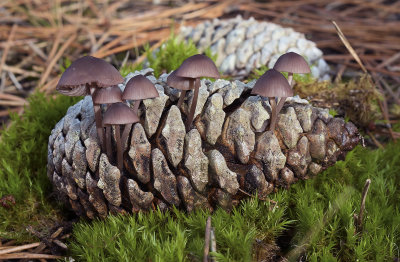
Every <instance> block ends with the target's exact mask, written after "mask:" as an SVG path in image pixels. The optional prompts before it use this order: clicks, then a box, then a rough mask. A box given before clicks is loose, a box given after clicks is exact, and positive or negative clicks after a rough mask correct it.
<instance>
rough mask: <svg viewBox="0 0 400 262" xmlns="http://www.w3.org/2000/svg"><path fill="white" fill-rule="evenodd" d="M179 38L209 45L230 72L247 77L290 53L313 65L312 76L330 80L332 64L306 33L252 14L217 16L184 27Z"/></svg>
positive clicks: (220, 63) (220, 67)
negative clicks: (328, 63)
mask: <svg viewBox="0 0 400 262" xmlns="http://www.w3.org/2000/svg"><path fill="white" fill-rule="evenodd" d="M179 36H180V37H182V38H183V39H185V40H191V41H193V43H194V44H195V45H196V46H197V48H198V49H199V50H200V52H203V51H204V50H205V49H206V48H208V47H210V49H211V52H212V53H213V54H217V55H218V56H217V61H216V65H217V66H218V67H219V69H220V70H221V71H222V72H223V73H224V74H227V75H234V76H235V77H236V76H237V77H245V76H248V75H249V73H250V72H251V71H252V70H254V69H256V68H259V67H261V66H262V65H267V66H268V67H269V68H272V67H273V65H274V64H275V62H276V60H277V59H278V58H279V57H280V56H281V55H283V54H284V53H287V52H295V53H298V54H300V55H302V56H304V57H305V58H306V60H307V62H308V64H310V65H312V68H311V70H312V75H313V76H314V77H315V78H319V79H321V80H329V79H330V77H329V66H328V65H327V63H326V62H325V60H324V59H323V58H322V55H323V53H322V51H321V50H320V49H318V48H317V47H316V45H315V43H314V42H312V41H310V40H307V39H306V38H305V36H304V34H302V33H299V32H296V31H294V30H293V29H292V28H285V27H282V26H280V25H277V24H274V23H269V22H258V21H257V20H255V19H254V18H253V17H251V18H250V19H247V20H245V19H243V18H242V17H241V16H240V15H238V16H237V17H236V18H232V19H223V20H220V19H217V18H216V19H214V20H212V21H205V22H203V23H200V24H198V25H197V26H196V27H195V28H193V27H181V29H180V34H179Z"/></svg>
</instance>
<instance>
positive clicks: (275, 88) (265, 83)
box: [251, 69, 293, 131]
mask: <svg viewBox="0 0 400 262" xmlns="http://www.w3.org/2000/svg"><path fill="white" fill-rule="evenodd" d="M251 93H252V94H256V95H260V96H263V97H268V98H269V103H270V105H271V109H272V117H271V123H270V128H269V130H272V131H273V130H275V124H276V120H277V117H278V113H279V111H277V110H278V108H277V105H276V102H275V98H279V97H280V98H281V99H280V100H282V99H286V97H288V96H293V90H292V88H291V87H290V85H289V83H288V81H287V80H286V78H285V77H284V76H283V75H282V74H281V73H279V72H278V71H276V70H275V69H270V70H268V71H267V72H265V74H263V75H262V76H261V77H260V78H259V79H258V80H257V82H256V84H255V85H254V87H253V90H252V91H251ZM279 102H280V101H279Z"/></svg>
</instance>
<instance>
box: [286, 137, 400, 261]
mask: <svg viewBox="0 0 400 262" xmlns="http://www.w3.org/2000/svg"><path fill="white" fill-rule="evenodd" d="M399 151H400V143H397V144H392V145H388V146H387V147H386V148H385V149H380V150H375V151H371V150H368V149H365V148H362V147H357V148H356V149H355V150H354V151H352V152H350V153H349V154H348V156H347V158H346V161H340V162H338V163H336V165H335V166H333V167H331V168H329V169H328V170H326V171H325V172H324V173H323V174H322V175H319V176H317V177H316V178H314V179H311V180H308V181H306V182H303V183H300V184H296V185H295V186H293V188H292V189H291V190H290V191H289V192H288V194H289V196H288V199H290V203H289V206H290V207H291V208H289V218H290V219H294V220H296V221H298V222H297V223H296V225H295V230H296V234H295V236H294V238H293V240H292V248H293V249H292V250H291V254H292V255H293V257H297V256H298V255H303V256H307V257H309V258H310V260H311V261H325V259H327V258H328V257H335V258H336V259H337V260H341V261H390V260H393V259H394V258H395V257H398V244H399V243H400V228H399V227H398V225H399V224H400V212H399V207H398V203H399V200H400V188H399V187H398V185H399V180H400V155H399V154H398V152H399ZM367 178H370V179H371V180H372V183H371V187H370V190H369V193H368V196H367V200H366V214H365V216H364V224H363V227H364V228H363V231H362V232H357V231H356V228H355V226H354V219H353V215H354V214H358V213H359V209H360V202H361V191H362V189H363V186H364V183H365V181H366V179H367ZM336 259H335V260H336ZM329 260H331V258H330V259H329ZM329 260H327V261H329Z"/></svg>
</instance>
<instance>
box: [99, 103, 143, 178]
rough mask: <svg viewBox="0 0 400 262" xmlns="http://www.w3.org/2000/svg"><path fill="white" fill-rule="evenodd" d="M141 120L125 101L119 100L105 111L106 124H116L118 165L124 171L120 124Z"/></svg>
mask: <svg viewBox="0 0 400 262" xmlns="http://www.w3.org/2000/svg"><path fill="white" fill-rule="evenodd" d="M137 122H139V118H138V117H137V115H136V114H135V112H133V110H132V109H131V108H130V107H129V106H127V105H125V104H124V103H121V102H118V103H115V104H112V105H111V106H109V107H108V108H107V111H106V112H105V113H104V119H103V123H104V125H110V126H112V125H114V126H115V142H116V144H117V167H118V168H119V170H120V171H121V172H122V168H123V149H122V145H121V131H120V125H126V124H132V123H137Z"/></svg>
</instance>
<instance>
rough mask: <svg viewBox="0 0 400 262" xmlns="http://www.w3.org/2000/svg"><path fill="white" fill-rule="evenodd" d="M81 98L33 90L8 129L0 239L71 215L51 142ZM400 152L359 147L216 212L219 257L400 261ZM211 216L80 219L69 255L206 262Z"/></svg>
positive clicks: (2, 153) (24, 235)
mask: <svg viewBox="0 0 400 262" xmlns="http://www.w3.org/2000/svg"><path fill="white" fill-rule="evenodd" d="M78 100H79V98H70V97H65V96H57V97H56V98H49V97H45V96H44V95H43V94H40V93H35V94H34V95H32V96H31V98H30V105H29V106H28V107H27V108H26V111H25V113H24V115H23V116H22V117H18V116H15V115H14V116H13V118H12V119H13V120H12V124H11V126H10V127H9V128H8V129H5V130H4V131H2V132H1V142H0V198H1V197H3V196H7V195H12V196H13V197H14V198H15V200H16V203H15V205H11V206H10V207H8V208H6V207H3V206H1V205H0V221H1V223H0V238H2V239H16V240H17V241H19V242H25V241H33V240H34V238H35V237H34V236H32V235H30V234H29V233H28V232H27V231H26V227H27V226H29V225H31V226H33V227H34V228H35V230H37V231H39V232H41V233H43V234H46V232H48V230H49V228H50V227H51V224H56V223H58V222H60V221H63V220H64V221H65V220H68V219H70V217H68V216H67V215H66V214H68V212H67V211H66V210H65V208H63V206H62V205H61V204H59V203H57V201H56V200H55V199H54V198H53V196H52V195H51V185H50V182H49V181H48V179H47V176H46V159H47V140H48V136H49V135H50V132H51V130H52V128H53V127H54V125H55V124H56V122H58V121H59V120H60V119H61V118H62V117H63V116H64V115H65V112H66V110H67V108H68V107H69V106H70V105H72V104H74V103H75V102H76V101H78ZM399 152H400V143H392V144H389V145H387V146H386V147H385V148H384V149H379V150H370V149H366V148H362V147H357V148H356V149H355V150H353V151H352V152H350V153H349V154H348V155H347V157H346V160H345V161H341V162H338V163H336V165H335V166H333V167H331V168H329V169H328V170H326V171H325V172H324V173H322V174H320V175H318V176H317V177H316V178H313V179H310V180H308V181H304V182H299V183H297V184H295V185H294V186H292V187H291V188H290V189H289V190H283V189H282V190H280V191H279V192H278V193H275V194H272V195H271V196H270V201H265V202H264V201H259V200H257V199H256V198H253V199H249V200H247V201H243V202H242V203H241V204H240V205H239V206H238V207H237V208H236V209H235V210H234V211H233V212H232V213H230V214H229V213H226V212H225V211H223V210H217V211H216V212H215V213H213V214H212V223H213V227H215V230H216V240H217V250H218V253H217V254H215V256H216V257H217V258H218V261H250V260H254V259H256V254H260V253H263V252H260V247H262V248H265V247H266V246H269V247H272V248H271V250H273V247H274V246H275V245H279V246H280V247H281V249H282V250H281V253H280V254H281V255H284V256H287V257H288V258H289V259H293V260H295V259H296V260H298V258H299V257H302V261H304V260H307V261H337V260H339V261H355V260H358V261H392V260H394V259H397V258H399V257H400V255H399V252H400V251H399V248H398V246H399V244H400V226H399V225H400V212H399V206H398V203H399V200H400V199H399V198H400V187H399V182H400V181H399V180H400V154H399ZM367 178H370V179H371V180H372V184H371V187H370V191H369V193H368V196H367V202H366V214H365V218H364V223H363V231H362V232H357V231H356V228H355V226H354V219H353V215H354V214H356V213H358V212H359V208H360V201H361V190H362V188H363V185H364V182H365V180H366V179H367ZM208 215H209V214H208V213H206V212H205V211H196V212H193V213H191V214H186V213H184V212H181V211H177V210H173V211H171V212H167V213H161V212H151V213H141V214H136V215H132V216H125V217H120V216H118V217H113V216H110V217H109V218H107V219H105V220H103V221H99V220H96V221H90V222H89V221H84V220H82V221H80V222H78V223H76V224H75V226H74V230H73V234H72V238H71V239H70V242H69V243H68V244H69V251H68V252H69V253H68V255H70V256H72V257H73V258H75V259H77V260H79V261H133V260H136V261H143V260H149V259H151V261H188V260H189V261H190V260H195V261H199V260H201V256H202V255H201V253H202V246H203V241H204V240H203V238H204V228H205V221H206V218H207V216H208ZM49 225H50V226H49ZM260 243H261V244H260ZM262 248H261V249H262ZM261 251H262V250H261ZM264 253H265V252H264Z"/></svg>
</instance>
